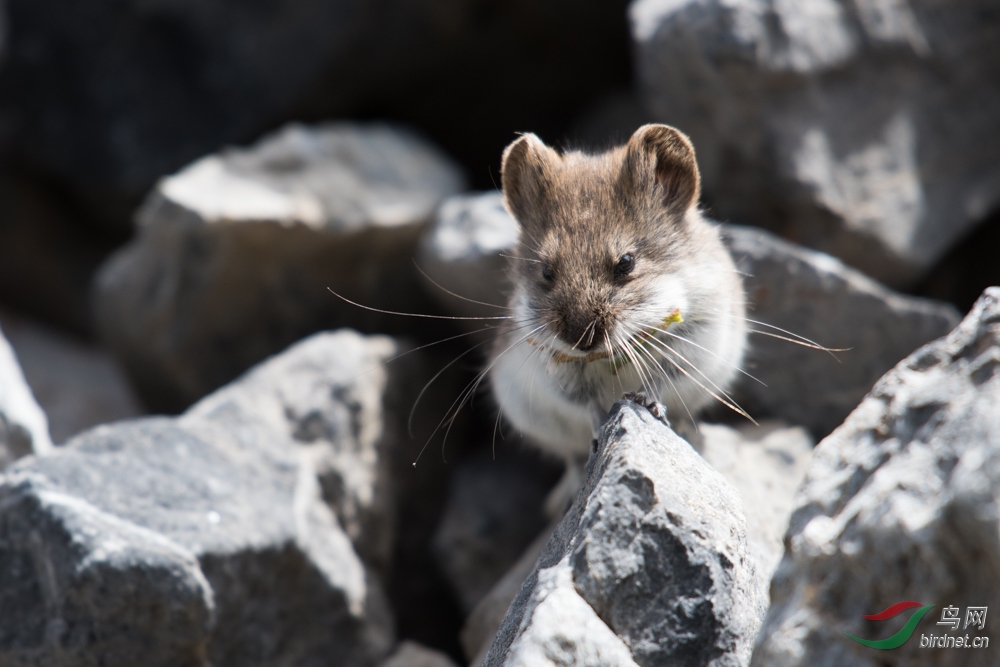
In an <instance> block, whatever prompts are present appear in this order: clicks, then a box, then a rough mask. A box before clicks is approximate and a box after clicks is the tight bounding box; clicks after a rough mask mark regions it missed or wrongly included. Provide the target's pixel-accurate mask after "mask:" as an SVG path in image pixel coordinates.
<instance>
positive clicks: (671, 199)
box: [621, 125, 701, 215]
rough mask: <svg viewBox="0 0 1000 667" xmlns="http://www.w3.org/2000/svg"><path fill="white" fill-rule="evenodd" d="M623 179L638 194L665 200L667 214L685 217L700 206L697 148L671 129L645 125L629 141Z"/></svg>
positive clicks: (677, 131) (664, 126)
mask: <svg viewBox="0 0 1000 667" xmlns="http://www.w3.org/2000/svg"><path fill="white" fill-rule="evenodd" d="M621 175H622V179H623V181H624V182H625V184H626V186H627V187H630V188H632V189H633V192H635V193H636V194H639V193H642V192H646V193H648V194H650V195H652V196H656V197H659V198H661V201H662V202H663V205H664V206H665V207H666V208H667V211H668V212H669V213H672V214H677V215H683V214H684V213H686V212H687V210H688V209H689V208H691V207H692V206H694V205H695V204H696V203H697V202H698V195H699V194H700V190H701V177H700V176H699V174H698V163H697V161H696V160H695V156H694V146H692V145H691V140H690V139H688V138H687V135H685V134H684V133H683V132H681V131H679V130H676V129H674V128H672V127H670V126H669V125H643V126H642V127H640V128H639V129H638V130H636V131H635V133H634V134H633V135H632V137H631V138H630V139H629V140H628V145H627V146H626V147H625V161H624V163H623V164H622V174H621Z"/></svg>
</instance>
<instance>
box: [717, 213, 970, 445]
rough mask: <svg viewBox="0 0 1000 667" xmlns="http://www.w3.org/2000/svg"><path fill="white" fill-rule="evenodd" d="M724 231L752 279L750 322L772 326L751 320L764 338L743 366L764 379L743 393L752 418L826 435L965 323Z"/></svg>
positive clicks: (814, 259) (811, 259)
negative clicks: (902, 365)
mask: <svg viewBox="0 0 1000 667" xmlns="http://www.w3.org/2000/svg"><path fill="white" fill-rule="evenodd" d="M722 231H723V239H724V240H725V242H726V244H727V245H728V247H729V251H730V252H731V253H732V254H733V258H734V259H735V261H736V264H737V268H738V269H739V271H741V272H742V273H743V276H744V277H743V284H744V288H745V290H746V293H747V301H748V304H749V305H748V311H749V312H748V315H747V317H749V318H751V319H752V320H756V321H759V322H764V323H766V324H767V325H768V326H763V325H759V324H754V323H751V325H750V329H751V330H756V331H758V332H762V333H757V334H751V336H750V346H749V351H748V353H747V357H746V361H745V362H744V367H745V368H746V369H747V370H748V372H749V373H751V374H752V375H753V376H754V377H756V378H757V379H758V380H760V382H756V381H754V380H751V379H750V378H748V377H746V376H743V377H741V378H740V379H739V381H738V383H737V386H736V387H735V388H734V395H735V396H737V400H738V401H739V403H740V405H742V406H743V407H744V408H745V409H747V410H748V411H749V412H750V414H751V415H754V416H757V417H765V416H776V417H779V418H781V419H784V420H786V421H788V422H791V423H793V424H801V425H803V426H806V427H807V428H809V429H810V430H811V431H812V432H813V434H814V435H816V436H818V437H822V436H824V435H826V434H827V433H829V432H830V431H832V430H833V429H834V428H836V427H837V426H838V425H839V424H840V423H841V422H842V421H843V420H844V418H845V417H847V415H848V414H849V413H850V412H851V410H853V409H854V407H855V406H856V405H857V404H858V403H859V402H860V401H861V399H862V398H863V397H864V395H865V394H866V393H867V392H868V390H869V389H871V387H872V385H873V384H874V383H875V381H876V380H877V379H878V378H879V377H881V375H882V374H883V373H885V372H886V371H887V370H889V369H890V368H892V366H893V364H895V363H896V362H897V361H899V360H900V359H902V358H903V357H905V356H906V355H907V354H909V353H910V352H912V351H913V350H915V349H916V348H918V347H919V346H921V345H923V344H924V343H927V342H928V341H931V340H934V339H935V338H937V337H939V336H943V335H944V334H945V333H947V332H948V331H950V330H951V328H952V327H954V326H955V324H956V323H957V322H958V319H959V316H958V312H957V311H956V310H955V309H954V308H953V307H952V306H949V305H947V304H944V303H941V302H935V301H931V300H928V299H920V298H916V297H910V296H905V295H903V294H899V293H896V292H893V291H892V290H889V289H887V288H885V287H884V286H882V285H880V284H878V283H876V282H875V281H873V280H871V279H870V278H868V277H866V276H864V275H863V274H861V273H860V272H858V271H855V270H853V269H851V268H848V267H847V266H845V265H844V264H842V263H841V262H839V261H838V260H836V259H834V258H832V257H830V256H829V255H824V254H822V253H818V252H814V251H810V250H807V249H805V248H801V247H798V246H795V245H794V244H791V243H787V242H785V241H782V240H781V239H778V238H776V237H775V236H773V235H771V234H768V233H767V232H764V231H761V230H757V229H753V228H750V227H740V226H735V225H723V227H722ZM774 327H780V329H775V328H774ZM781 329H784V331H781ZM786 332H790V334H789V333H786ZM769 334H770V335H769ZM775 335H776V336H782V337H785V338H797V337H800V336H801V337H804V338H806V339H809V340H812V341H816V343H818V344H820V345H823V346H826V347H828V348H834V349H842V350H844V351H843V352H836V353H834V354H829V353H825V352H822V351H820V350H816V349H811V348H809V347H803V346H801V345H796V344H794V343H792V342H789V341H786V340H781V339H779V338H775V337H774V336H775ZM761 382H763V384H761ZM765 385H766V386H765Z"/></svg>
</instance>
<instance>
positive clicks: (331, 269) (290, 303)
mask: <svg viewBox="0 0 1000 667" xmlns="http://www.w3.org/2000/svg"><path fill="white" fill-rule="evenodd" d="M461 188H462V177H461V175H460V174H459V172H458V170H457V169H456V168H455V167H454V166H453V165H452V163H451V162H449V161H448V160H447V158H445V157H444V156H442V155H441V154H440V153H438V152H437V151H436V150H434V149H433V148H432V147H431V146H429V145H428V144H426V143H425V142H423V141H422V140H420V139H418V138H417V137H415V136H414V135H412V134H410V133H408V132H406V131H403V130H400V129H397V128H392V127H389V126H384V125H350V124H330V125H323V126H317V127H311V128H310V127H304V126H299V125H292V126H288V127H286V128H285V129H283V130H281V131H279V132H277V133H276V134H274V135H271V136H269V137H266V138H265V139H263V140H261V141H260V142H259V143H258V144H256V145H255V146H253V147H251V148H248V149H229V150H226V151H224V152H222V153H221V154H219V155H213V156H209V157H206V158H203V159H202V160H199V161H198V162H196V163H194V164H192V165H191V166H189V167H187V168H186V169H184V170H183V171H181V172H180V173H178V174H175V175H174V176H171V177H169V178H166V179H164V180H162V181H161V182H160V184H159V185H158V186H157V188H156V190H155V191H154V192H153V193H152V194H151V195H150V196H149V197H148V198H147V200H146V202H145V204H144V205H143V207H142V209H141V210H140V212H139V214H138V220H139V225H140V227H139V231H138V235H137V238H136V239H135V240H134V241H132V242H131V243H130V244H129V245H128V246H126V247H125V248H124V249H122V250H121V251H119V252H118V253H116V254H115V255H114V256H112V258H111V259H110V260H108V262H107V263H106V264H105V265H104V266H103V267H102V269H101V271H100V273H99V275H98V277H97V282H96V290H95V291H96V295H95V301H96V316H97V327H98V331H99V333H100V334H101V337H102V338H103V339H104V340H105V341H106V342H107V343H108V345H109V346H110V347H111V348H112V349H113V350H114V351H115V353H116V354H118V355H119V357H120V358H121V359H122V361H123V363H124V365H125V368H126V369H127V370H128V372H129V375H130V376H131V378H132V379H133V381H134V383H135V385H136V388H137V389H138V390H139V393H140V395H141V396H142V398H143V399H144V400H145V401H146V402H147V403H148V404H149V406H150V407H152V408H155V409H161V410H162V409H174V410H176V409H178V408H182V407H184V406H186V405H188V404H190V403H191V402H192V401H194V400H196V399H197V398H199V397H201V396H203V395H204V394H206V393H207V392H208V391H211V390H212V389H215V388H217V387H218V386H220V385H222V384H223V383H225V382H227V381H229V380H231V379H233V378H234V377H236V375H238V374H239V373H240V372H242V371H243V370H245V369H246V368H248V367H249V366H250V365H252V364H253V363H255V362H257V361H260V360H261V359H263V358H265V357H267V356H268V355H270V354H273V353H275V352H277V351H278V350H280V349H282V348H283V347H285V346H287V345H289V344H290V343H292V342H293V341H295V340H298V339H299V338H301V337H303V336H304V335H307V334H309V333H312V332H314V331H318V330H321V329H326V328H335V327H338V326H342V325H344V324H345V323H347V324H350V325H352V326H354V327H355V328H361V329H364V330H367V331H387V332H394V331H395V332H402V333H412V332H413V331H414V321H413V320H412V319H411V318H406V317H400V316H387V315H382V314H378V313H374V312H371V311H366V310H363V309H361V308H359V307H357V306H352V305H349V304H347V303H344V302H342V301H341V300H339V299H338V298H337V297H335V296H334V295H332V294H330V292H328V291H327V288H328V287H329V288H332V289H334V290H337V291H339V292H340V293H341V294H343V295H344V296H345V297H347V298H349V299H352V300H354V301H357V302H359V303H361V304H364V305H365V306H372V307H379V308H384V309H389V310H400V311H405V312H426V310H425V309H427V308H429V305H427V302H426V300H425V299H423V298H421V295H422V291H421V290H420V289H419V287H418V286H417V282H418V280H417V277H416V271H415V269H414V267H413V264H412V258H413V256H414V248H415V244H416V241H417V237H418V235H419V233H420V231H421V230H422V228H423V225H424V223H425V222H426V221H427V220H428V219H429V218H430V217H431V214H432V213H433V212H434V209H435V208H436V207H437V205H438V203H439V202H440V201H441V200H442V199H444V198H445V197H447V196H448V195H451V194H454V193H455V192H457V191H458V190H460V189H461Z"/></svg>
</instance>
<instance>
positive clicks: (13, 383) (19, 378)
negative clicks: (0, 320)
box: [0, 331, 52, 470]
mask: <svg viewBox="0 0 1000 667" xmlns="http://www.w3.org/2000/svg"><path fill="white" fill-rule="evenodd" d="M51 449H52V439H51V438H50V437H49V423H48V420H47V419H46V417H45V413H44V412H42V408H41V407H39V405H38V403H37V402H36V401H35V397H34V395H33V394H32V393H31V389H30V388H29V387H28V383H27V382H25V380H24V373H23V372H22V371H21V366H20V365H19V364H18V363H17V357H16V356H14V350H13V349H12V348H11V346H10V343H8V342H7V339H6V338H4V335H3V332H2V331H0V470H2V469H3V468H4V467H5V466H7V465H8V464H10V463H11V462H12V461H14V460H15V459H18V458H20V457H22V456H27V455H28V454H45V453H47V452H49V451H50V450H51Z"/></svg>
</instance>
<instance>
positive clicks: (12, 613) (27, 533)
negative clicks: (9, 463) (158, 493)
mask: <svg viewBox="0 0 1000 667" xmlns="http://www.w3.org/2000/svg"><path fill="white" fill-rule="evenodd" d="M64 455H65V451H64V450H59V453H58V454H56V455H54V456H64ZM91 472H92V469H89V468H84V469H82V470H80V474H81V476H82V477H86V475H87V474H88V473H91ZM0 504H2V507H3V509H2V510H0V565H2V567H0V601H2V604H3V609H4V613H3V614H0V662H2V663H3V664H4V665H9V666H10V667H28V666H29V665H30V666H32V667H42V666H45V667H98V666H99V665H107V666H109V667H110V666H112V665H115V666H119V665H120V666H121V667H124V666H125V665H150V667H161V666H162V667H174V666H183V667H207V664H208V663H207V660H206V657H207V656H206V646H205V641H206V638H207V637H208V636H209V633H210V632H211V627H212V624H213V616H214V613H215V599H214V596H213V592H212V587H211V586H210V585H209V583H208V581H207V580H206V579H205V575H204V573H203V572H202V570H201V568H199V566H198V560H197V558H196V556H195V554H194V553H192V551H191V550H190V549H187V548H185V547H183V546H181V545H180V544H178V543H177V542H175V541H173V540H170V539H168V538H166V537H164V536H163V535H162V534H160V533H157V532H155V531H152V530H149V529H147V528H143V527H140V526H138V525H136V524H134V523H131V522H129V521H125V520H122V519H121V518H120V517H118V516H116V515H114V514H110V513H107V512H104V511H102V510H101V509H98V508H97V507H95V506H94V505H92V504H90V503H88V502H85V501H83V500H81V499H79V498H78V497H75V495H68V494H66V493H63V492H61V491H58V490H56V489H53V488H51V487H50V486H49V485H48V484H46V483H45V482H44V481H43V480H42V479H41V478H40V477H39V476H38V475H37V474H31V473H29V474H23V475H22V474H19V473H18V474H14V475H11V476H8V477H6V478H3V482H2V483H0Z"/></svg>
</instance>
